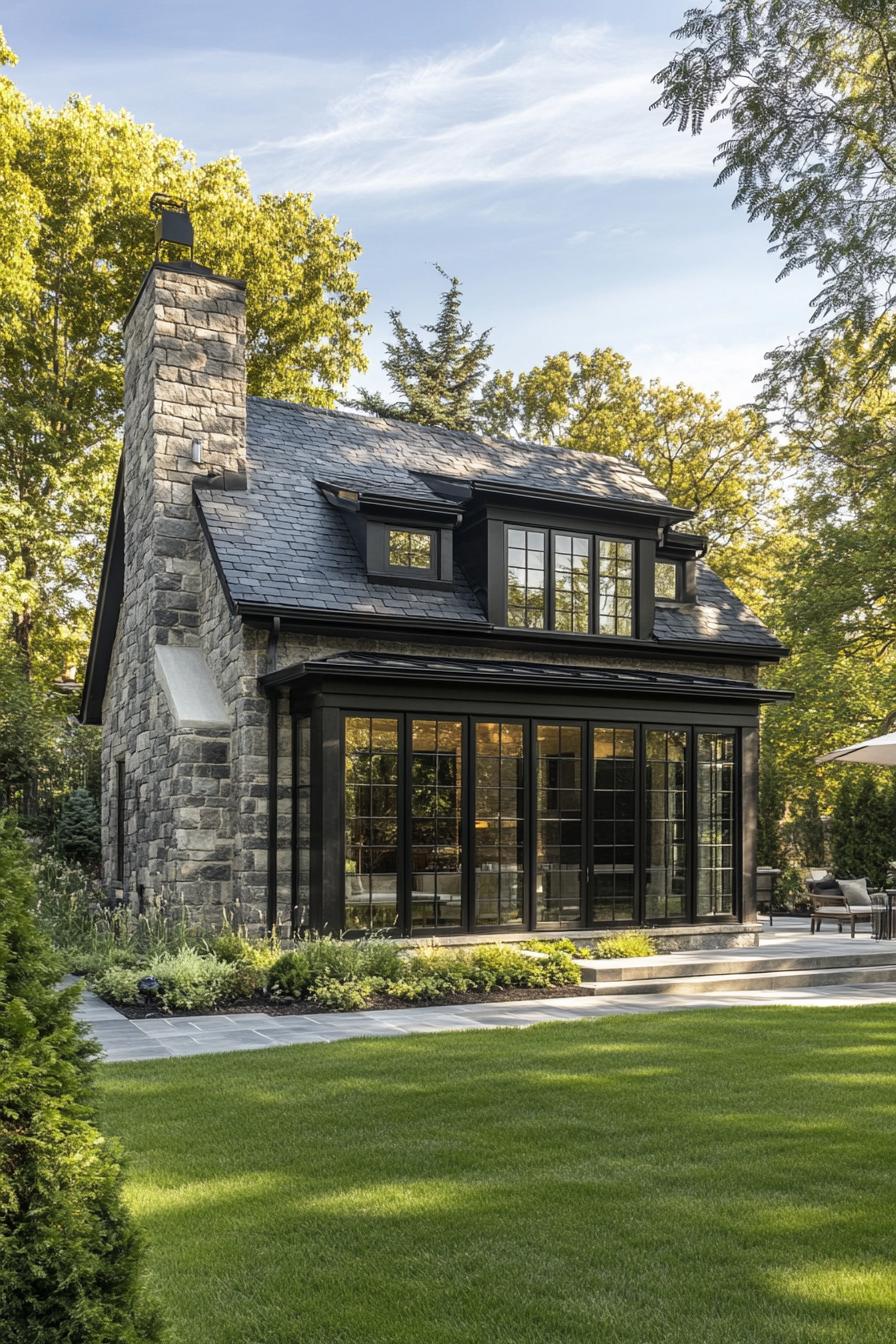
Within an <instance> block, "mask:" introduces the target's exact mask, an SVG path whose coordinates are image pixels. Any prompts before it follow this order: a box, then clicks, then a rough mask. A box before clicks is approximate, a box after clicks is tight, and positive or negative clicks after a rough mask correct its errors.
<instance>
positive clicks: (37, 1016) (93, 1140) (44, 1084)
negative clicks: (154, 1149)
mask: <svg viewBox="0 0 896 1344" xmlns="http://www.w3.org/2000/svg"><path fill="white" fill-rule="evenodd" d="M32 905H33V891H32V881H31V875H30V872H29V869H28V864H27V860H26V856H25V853H24V851H23V847H22V843H21V841H20V840H19V839H18V838H17V836H16V833H15V829H14V827H13V826H12V825H11V823H10V822H9V821H8V820H7V821H4V822H2V823H0V1320H2V1322H3V1338H4V1340H6V1341H9V1344H72V1341H75V1340H77V1341H79V1344H111V1341H112V1340H115V1341H116V1344H152V1341H154V1340H157V1339H159V1338H161V1331H160V1328H159V1322H158V1318H157V1315H156V1312H155V1310H154V1308H153V1307H152V1305H151V1304H149V1303H148V1302H147V1299H146V1297H145V1295H144V1290H143V1286H142V1283H141V1271H140V1248H139V1244H138V1242H137V1239H136V1235H135V1232H134V1229H133V1227H132V1226H131V1223H130V1219H129V1217H128V1214H127V1212H126V1210H125V1207H124V1203H123V1200H122V1195H121V1170H120V1167H119V1163H118V1160H117V1157H116V1152H115V1149H114V1147H113V1146H112V1145H110V1144H109V1143H108V1142H107V1141H106V1140H104V1138H103V1137H102V1135H101V1134H100V1133H99V1131H98V1130H97V1129H96V1127H95V1125H94V1123H93V1111H94V1098H93V1090H92V1080H91V1061H92V1057H93V1055H94V1053H95V1047H94V1046H93V1045H92V1044H91V1043H90V1042H89V1041H88V1039H87V1038H86V1036H85V1034H84V1030H83V1028H81V1027H79V1026H78V1025H77V1024H76V1023H75V1021H74V1019H73V1017H72V1005H73V1003H74V1001H75V999H76V998H77V995H78V990H77V988H72V989H67V990H62V991H59V990H57V989H56V988H55V982H56V979H57V977H58V974H59V966H58V964H57V962H56V958H55V956H54V955H53V954H52V953H51V951H50V948H49V944H48V943H47V942H46V940H45V937H44V935H43V934H42V933H40V932H39V931H38V928H37V924H36V922H35V919H34V914H33V909H32Z"/></svg>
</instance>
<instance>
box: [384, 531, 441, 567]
mask: <svg viewBox="0 0 896 1344" xmlns="http://www.w3.org/2000/svg"><path fill="white" fill-rule="evenodd" d="M389 564H390V566H391V567H392V568H393V569H431V568H432V534H431V533H430V532H412V531H410V529H408V528H404V527H390V529H389Z"/></svg>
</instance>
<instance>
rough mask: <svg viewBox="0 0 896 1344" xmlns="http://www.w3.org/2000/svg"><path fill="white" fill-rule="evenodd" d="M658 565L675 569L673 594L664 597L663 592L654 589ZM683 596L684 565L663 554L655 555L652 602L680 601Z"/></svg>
mask: <svg viewBox="0 0 896 1344" xmlns="http://www.w3.org/2000/svg"><path fill="white" fill-rule="evenodd" d="M660 565H668V566H669V567H670V568H672V569H674V571H675V596H674V597H666V596H665V594H663V593H658V592H657V590H656V572H657V570H658V569H659V567H660ZM683 596H684V566H683V564H682V562H681V561H680V560H672V559H669V558H668V557H667V556H665V555H657V557H656V560H655V561H654V582H653V600H654V602H681V601H682V600H683Z"/></svg>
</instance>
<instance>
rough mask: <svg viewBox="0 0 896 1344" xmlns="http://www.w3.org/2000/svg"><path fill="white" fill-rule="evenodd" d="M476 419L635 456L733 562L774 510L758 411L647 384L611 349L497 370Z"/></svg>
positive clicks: (499, 429)
mask: <svg viewBox="0 0 896 1344" xmlns="http://www.w3.org/2000/svg"><path fill="white" fill-rule="evenodd" d="M479 423H480V425H481V426H482V428H484V429H485V430H487V431H488V432H489V433H493V434H509V435H513V436H515V437H517V438H524V439H532V440H535V441H537V442H542V443H557V444H562V445H564V446H566V447H569V448H579V449H585V450H588V451H593V452H602V453H609V454H611V455H612V456H614V457H624V458H626V460H627V461H629V462H634V463H635V464H636V465H637V466H638V467H640V468H641V469H642V470H643V471H644V472H645V473H646V474H647V475H648V476H649V477H650V479H651V480H652V481H653V482H654V484H655V485H657V486H659V488H660V489H661V490H662V491H664V493H665V494H667V495H668V497H669V498H670V499H671V500H672V502H673V504H677V505H679V506H680V507H682V508H690V509H694V510H696V518H695V520H694V524H693V526H694V527H695V528H697V529H698V530H701V531H705V532H706V533H707V534H708V536H709V538H710V541H711V542H712V544H713V546H714V547H717V548H721V547H728V548H731V556H730V559H731V561H732V564H731V567H732V568H735V567H736V566H735V565H734V563H733V562H734V555H735V553H736V552H739V551H740V550H741V549H743V548H745V547H746V546H748V544H749V543H750V542H751V541H753V540H754V539H755V537H756V536H757V534H759V533H761V532H762V531H764V530H765V529H766V528H767V527H768V526H769V525H770V522H771V520H772V518H773V516H774V506H775V491H774V489H773V486H772V483H771V481H770V476H771V474H772V471H773V467H774V463H775V462H776V461H777V460H778V458H779V456H780V450H779V448H778V446H777V445H776V444H775V442H774V441H773V440H772V438H771V437H770V435H769V433H768V430H767V427H766V425H765V422H764V420H763V418H762V416H761V415H760V414H759V413H758V412H756V411H753V410H724V409H723V407H722V406H721V404H720V403H719V401H718V400H717V399H716V398H715V397H710V396H706V395H705V394H704V393H702V392H697V391H695V390H694V389H693V388H691V387H687V386H685V385H684V384H683V383H679V384H678V386H676V387H667V386H666V385H664V384H663V383H661V382H659V381H657V380H652V381H650V382H644V381H643V380H642V379H641V378H638V377H637V376H636V375H635V374H634V373H633V372H632V369H631V365H630V364H629V363H628V361H627V360H626V359H624V358H623V356H622V355H620V354H618V353H617V352H616V351H615V350H610V349H606V348H603V349H600V348H599V349H595V350H593V351H592V352H591V353H590V354H586V353H583V352H580V353H578V354H572V355H570V354H568V353H567V352H566V351H561V352H560V353H559V354H557V355H550V356H548V357H547V358H546V359H545V360H544V361H543V363H542V364H540V365H537V366H536V367H535V368H533V369H530V370H528V371H527V372H524V373H520V374H512V373H496V374H495V375H494V376H493V377H492V378H491V379H489V381H488V383H487V384H486V385H485V387H484V389H483V394H482V399H481V402H480V407H479ZM716 559H719V560H721V561H723V560H724V557H723V555H722V554H721V552H717V553H716Z"/></svg>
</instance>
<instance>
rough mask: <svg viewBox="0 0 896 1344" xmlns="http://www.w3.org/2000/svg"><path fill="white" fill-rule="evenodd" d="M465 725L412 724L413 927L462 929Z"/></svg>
mask: <svg viewBox="0 0 896 1344" xmlns="http://www.w3.org/2000/svg"><path fill="white" fill-rule="evenodd" d="M463 727H464V726H463V723H462V722H461V721H460V720H459V719H412V720H411V926H412V928H413V929H438V928H452V927H454V928H458V927H460V924H461V922H462V919H463V911H462V907H461V899H462V872H463V863H462V853H461V834H462V790H463V768H462V766H463Z"/></svg>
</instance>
